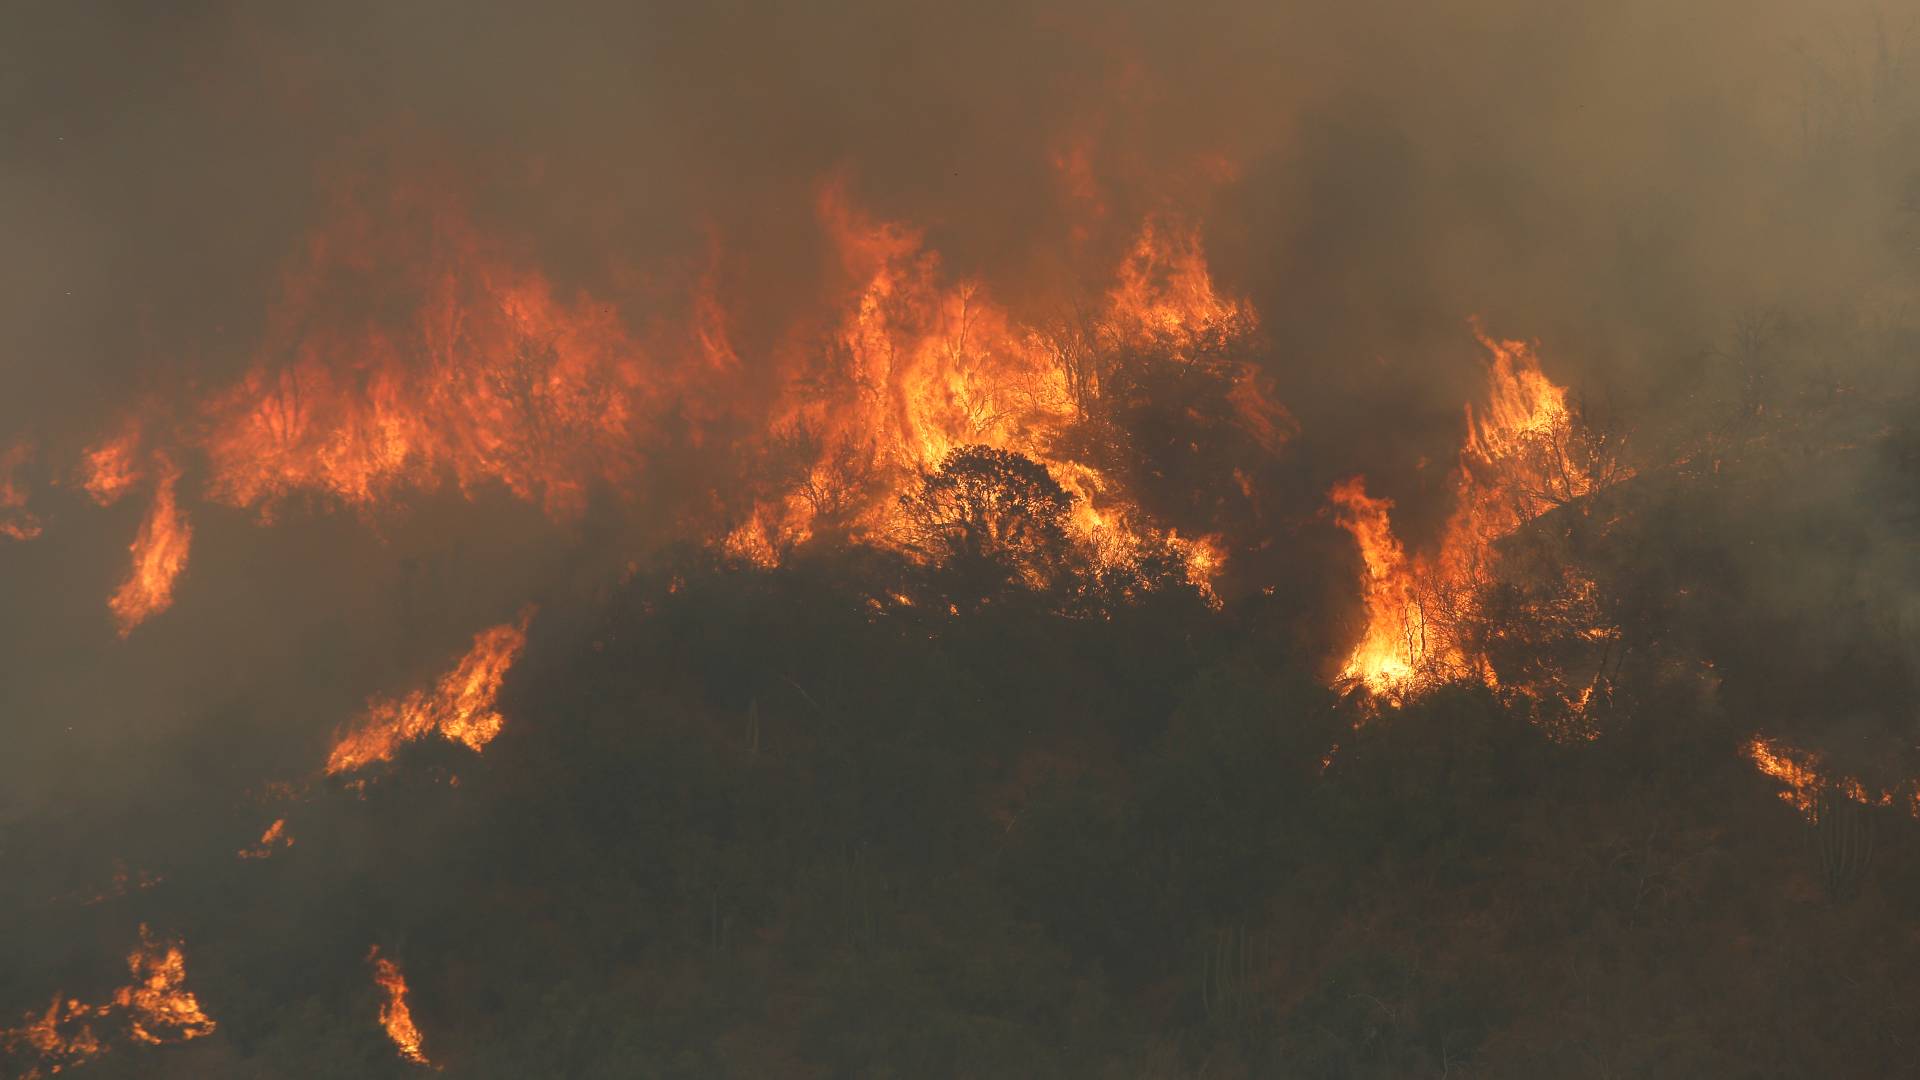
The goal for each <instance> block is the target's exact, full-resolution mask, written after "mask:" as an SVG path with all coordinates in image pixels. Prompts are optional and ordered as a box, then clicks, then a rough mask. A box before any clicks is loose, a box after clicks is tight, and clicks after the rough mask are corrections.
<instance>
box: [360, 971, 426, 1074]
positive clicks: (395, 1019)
mask: <svg viewBox="0 0 1920 1080" xmlns="http://www.w3.org/2000/svg"><path fill="white" fill-rule="evenodd" d="M367 959H368V960H369V961H371V962H372V963H373V981H374V984H375V985H376V986H378V987H380V989H381V990H383V991H385V992H386V995H387V999H386V1000H385V1001H383V1002H381V1003H380V1026H381V1027H382V1028H384V1029H386V1032H387V1038H389V1039H391V1040H393V1047H394V1049H395V1050H397V1051H398V1052H399V1054H400V1056H401V1057H403V1058H405V1059H406V1060H408V1061H411V1062H413V1063H414V1064H416V1065H426V1064H428V1061H427V1054H426V1051H425V1050H424V1049H423V1040H422V1039H421V1036H420V1029H419V1028H417V1027H415V1026H414V1023H413V1010H411V1009H409V1008H407V979H406V976H404V975H402V974H400V965H398V964H396V963H394V962H393V961H391V960H389V959H387V958H386V957H384V956H381V955H380V946H378V945H375V946H374V947H373V948H372V950H370V951H369V952H368V953H367Z"/></svg>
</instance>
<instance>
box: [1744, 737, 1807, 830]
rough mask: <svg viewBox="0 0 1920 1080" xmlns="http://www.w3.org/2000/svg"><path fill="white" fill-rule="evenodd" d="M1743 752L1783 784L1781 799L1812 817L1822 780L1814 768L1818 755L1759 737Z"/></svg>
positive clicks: (1762, 769)
mask: <svg viewBox="0 0 1920 1080" xmlns="http://www.w3.org/2000/svg"><path fill="white" fill-rule="evenodd" d="M1746 751H1747V757H1749V758H1751V759H1752V760H1753V765H1754V767H1755V768H1757V769H1759V770H1760V771H1761V772H1763V773H1766V774H1767V775H1768V776H1771V777H1773V778H1774V779H1775V780H1778V781H1780V782H1781V783H1782V784H1784V785H1785V787H1784V788H1782V789H1781V791H1780V801H1782V802H1784V803H1786V804H1787V805H1788V806H1791V807H1793V808H1794V809H1795V810H1798V811H1800V812H1801V813H1802V814H1805V815H1806V816H1807V817H1809V818H1811V817H1812V816H1813V814H1814V807H1815V805H1816V804H1817V803H1818V802H1819V798H1820V788H1821V786H1822V785H1823V784H1824V783H1825V781H1824V780H1823V779H1822V778H1821V775H1820V773H1819V771H1818V769H1817V768H1816V767H1815V766H1816V765H1817V764H1818V761H1819V758H1818V756H1817V755H1814V754H1810V753H1807V752H1806V751H1802V750H1795V749H1793V748H1791V747H1788V746H1784V745H1782V744H1780V743H1777V742H1774V741H1773V740H1771V739H1762V738H1754V739H1752V740H1750V741H1749V742H1748V743H1747V746H1746Z"/></svg>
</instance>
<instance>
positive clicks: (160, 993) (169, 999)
mask: <svg viewBox="0 0 1920 1080" xmlns="http://www.w3.org/2000/svg"><path fill="white" fill-rule="evenodd" d="M127 971H128V972H129V973H130V974H131V975H132V976H133V982H132V983H131V984H129V985H127V986H123V987H121V988H120V989H119V990H116V991H115V992H114V995H113V1003H114V1005H115V1006H117V1007H118V1008H121V1009H124V1010H126V1011H127V1015H128V1017H129V1029H130V1030H131V1032H132V1034H133V1037H134V1038H135V1039H136V1040H138V1041H140V1042H143V1043H149V1044H154V1045H157V1044H159V1043H163V1042H174V1041H182V1042H184V1041H185V1040H187V1039H197V1038H199V1037H200V1036H202V1035H207V1034H211V1033H212V1031H213V1028H214V1023H213V1021H212V1020H210V1019H208V1017H207V1014H206V1013H205V1012H202V1011H201V1009H200V1002H199V1000H198V999H197V998H195V997H194V996H193V993H192V992H191V991H189V990H186V989H184V984H185V982H186V979H187V961H186V956H185V955H184V954H183V953H182V952H181V951H180V943H179V942H177V941H164V940H156V939H155V938H154V937H153V935H152V934H151V933H149V932H148V930H147V927H146V924H144V923H142V924H141V926H140V946H139V947H138V948H136V949H134V950H133V951H132V952H130V953H128V954H127Z"/></svg>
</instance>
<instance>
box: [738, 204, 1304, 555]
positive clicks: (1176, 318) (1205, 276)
mask: <svg viewBox="0 0 1920 1080" xmlns="http://www.w3.org/2000/svg"><path fill="white" fill-rule="evenodd" d="M819 213H820V218H821V221H822V224H823V226H824V227H825V228H826V230H827V232H828V234H829V236H830V237H831V239H832V240H833V242H834V245H835V249H836V251H837V252H838V253H839V257H840V262H841V265H842V268H843V269H844V270H845V271H846V272H847V273H848V274H849V276H851V278H852V279H853V280H854V281H856V282H859V283H860V284H859V287H858V289H857V290H856V291H855V292H854V293H853V295H852V298H851V299H850V301H849V303H848V306H847V310H846V313H845V315H844V316H843V318H842V319H841V321H840V323H839V325H838V327H837V329H836V330H835V332H834V333H833V335H832V337H831V340H830V341H829V343H828V345H827V347H826V348H825V349H811V348H807V347H801V346H796V347H794V348H793V350H792V353H793V355H792V356H791V358H790V360H789V369H790V375H789V383H788V388H787V391H786V393H785V395H784V396H783V399H782V403H781V405H780V406H779V407H778V408H777V409H776V410H775V417H774V423H773V425H772V427H773V430H774V431H775V432H776V433H777V435H776V438H775V445H773V446H771V447H770V448H769V453H775V454H777V453H780V452H782V451H785V450H787V449H789V448H798V449H800V450H801V452H802V453H804V454H805V455H806V456H805V457H804V458H803V460H802V461H801V463H800V464H799V466H798V469H797V473H798V476H797V479H796V480H795V481H794V482H792V483H791V484H787V485H782V486H776V487H774V488H773V489H772V490H770V491H768V493H767V494H766V495H765V496H763V497H762V498H760V499H759V500H758V501H757V503H756V505H755V506H754V507H753V509H752V511H751V513H750V514H749V515H748V516H747V519H746V520H745V521H744V522H743V523H742V524H740V525H739V526H738V527H736V528H735V529H734V530H733V531H732V532H731V533H730V534H729V536H728V537H727V540H726V544H725V546H726V548H727V550H729V551H730V552H732V553H734V554H736V555H740V556H744V557H747V558H750V559H753V560H755V561H758V562H762V563H773V562H777V561H779V559H780V557H781V553H782V552H784V551H785V550H786V549H788V548H791V547H793V546H795V545H798V544H802V543H805V542H807V541H808V540H810V539H812V538H814V537H816V536H818V535H821V534H823V533H828V534H838V535H844V536H848V537H850V538H854V539H858V540H861V541H865V542H870V543H878V544H883V545H891V546H896V547H902V548H906V549H910V548H911V545H907V544H903V543H902V542H901V541H900V539H899V538H900V537H901V536H902V535H903V534H905V533H906V532H908V531H910V530H909V529H908V528H907V523H906V521H905V520H904V519H903V517H902V515H901V511H900V497H901V495H902V494H903V493H904V492H906V491H907V490H909V487H910V485H911V484H913V483H914V482H915V480H916V479H917V478H918V477H919V476H921V475H923V474H925V473H927V472H929V471H931V470H934V469H937V468H938V467H939V466H940V465H941V463H942V462H943V461H944V460H945V459H946V458H947V455H948V454H949V453H951V452H953V451H955V450H956V449H959V448H961V447H967V446H979V447H987V448H991V449H994V450H1005V451H1010V452H1014V453H1018V454H1020V455H1022V456H1024V457H1027V458H1030V459H1032V460H1033V461H1036V462H1038V463H1039V464H1040V465H1041V466H1043V467H1044V468H1045V469H1046V471H1047V472H1048V474H1049V475H1050V476H1051V477H1052V479H1053V480H1054V481H1055V482H1056V483H1058V484H1060V485H1061V487H1063V488H1065V489H1066V491H1067V492H1069V493H1070V494H1071V496H1072V511H1071V526H1072V530H1073V533H1074V535H1075V537H1076V539H1077V540H1078V541H1079V542H1080V543H1081V544H1083V545H1084V546H1085V547H1086V549H1087V550H1089V551H1092V552H1095V553H1096V555H1097V557H1099V558H1100V559H1101V560H1102V561H1107V560H1120V559H1124V558H1127V557H1129V556H1130V555H1131V554H1132V553H1134V552H1135V551H1137V550H1138V549H1139V548H1140V545H1141V544H1142V543H1143V542H1147V541H1156V542H1162V543H1166V544H1169V545H1170V546H1171V547H1172V548H1173V549H1174V550H1175V551H1177V552H1178V553H1179V555H1180V557H1181V558H1182V559H1183V560H1184V561H1185V563H1186V566H1187V570H1188V577H1189V578H1190V579H1192V580H1194V581H1196V582H1203V583H1204V582H1210V581H1211V580H1212V577H1213V575H1214V574H1216V573H1217V572H1218V570H1219V567H1220V564H1221V563H1222V562H1223V560H1224V558H1225V553H1224V551H1223V550H1222V549H1221V548H1219V547H1218V546H1217V545H1216V544H1212V543H1210V542H1209V541H1208V540H1207V538H1205V537H1199V538H1182V537H1180V536H1178V535H1176V534H1174V533H1173V532H1172V531H1171V530H1166V529H1159V528H1155V527H1154V526H1153V525H1152V523H1150V522H1148V521H1147V520H1146V515H1145V514H1143V513H1142V512H1141V511H1140V509H1139V508H1138V506H1137V505H1136V504H1135V503H1134V501H1133V500H1132V499H1130V498H1129V497H1128V495H1127V493H1126V492H1125V491H1124V490H1122V489H1121V487H1120V485H1119V484H1117V483H1116V482H1115V481H1114V479H1113V478H1112V477H1111V476H1110V475H1109V474H1108V472H1107V471H1106V470H1104V469H1103V468H1101V467H1100V466H1099V465H1098V464H1096V463H1095V462H1092V461H1089V460H1086V459H1085V458H1084V457H1082V456H1080V455H1078V454H1075V453H1073V452H1071V451H1069V450H1067V449H1066V446H1067V442H1068V440H1067V438H1066V436H1067V435H1068V434H1069V433H1070V432H1071V431H1072V430H1073V429H1074V428H1075V426H1076V425H1079V424H1084V423H1086V422H1088V421H1089V420H1090V419H1091V415H1090V411H1091V409H1092V408H1093V407H1094V406H1095V405H1096V404H1097V402H1098V400H1099V398H1100V395H1101V393H1102V391H1103V389H1105V387H1104V386H1103V383H1104V377H1105V376H1106V375H1107V374H1109V372H1108V370H1107V369H1105V368H1104V367H1103V365H1104V364H1106V363H1111V362H1113V361H1114V358H1115V357H1117V356H1120V355H1122V354H1126V355H1144V354H1148V353H1149V352H1150V353H1151V355H1154V356H1157V357H1161V358H1163V361H1164V362H1168V363H1174V364H1186V365H1196V366H1197V365H1200V364H1204V363H1208V362H1211V361H1212V360H1213V356H1212V355H1211V353H1209V352H1208V350H1207V346H1209V345H1214V344H1217V343H1219V342H1223V341H1233V340H1239V339H1243V338H1245V337H1247V336H1248V335H1250V334H1252V333H1253V332H1254V330H1255V329H1256V328H1257V321H1256V320H1255V318H1254V316H1253V312H1252V310H1251V308H1249V307H1247V306H1246V305H1245V304H1243V303H1240V302H1238V301H1233V300H1228V299H1223V298H1222V297H1220V296H1219V295H1218V293H1217V292H1216V291H1215V289H1214V286H1213V281H1212V278H1211V275H1210V274H1209V272H1208V270H1207V265H1206V260H1205V256H1204V253H1203V251H1202V249H1201V246H1200V242H1199V238H1198V234H1197V233H1196V232H1193V231H1192V230H1185V231H1182V230H1176V229H1172V228H1169V227H1167V226H1164V225H1161V224H1159V223H1155V222H1149V223H1148V224H1147V225H1146V226H1144V227H1143V228H1142V230H1141V233H1140V235H1139V238H1138V240H1137V242H1136V243H1135V245H1134V246H1133V247H1132V248H1131V249H1130V251H1129V253H1128V255H1127V257H1126V258H1125V260H1124V261H1123V263H1122V265H1121V267H1120V268H1119V270H1118V272H1117V274H1116V279H1117V281H1116V284H1115V285H1114V287H1113V288H1112V289H1111V290H1110V291H1109V293H1108V294H1107V295H1106V297H1105V300H1104V304H1103V306H1102V308H1101V309H1100V310H1099V311H1098V312H1097V313H1096V316H1095V317H1094V318H1093V319H1092V320H1091V322H1090V323H1089V324H1088V325H1083V326H1077V327H1069V328H1055V329H1054V330H1051V331H1046V332H1043V331H1041V330H1039V329H1035V328H1032V327H1027V326H1022V325H1020V324H1019V323H1018V322H1017V321H1016V320H1015V319H1014V318H1013V317H1012V316H1011V315H1010V314H1009V313H1008V312H1007V311H1006V310H1005V309H1003V308H1001V307H1000V306H998V305H996V304H995V303H993V301H992V300H991V299H990V298H989V297H988V296H987V295H986V291H985V289H984V288H982V287H981V286H979V285H977V284H975V283H971V282H960V283H957V284H946V283H943V282H942V280H941V274H940V261H939V258H938V256H937V255H936V254H935V253H933V252H931V251H928V250H925V248H924V247H923V244H922V238H921V235H920V234H919V233H918V232H917V231H916V230H913V229H910V228H908V227H905V226H902V225H899V224H895V223H889V222H876V221H872V220H870V219H869V218H867V217H866V216H865V215H863V214H862V213H860V212H859V211H858V210H857V209H855V208H853V207H852V206H851V205H850V204H849V203H848V201H847V199H846V196H845V194H844V192H843V190H842V189H841V188H840V187H839V186H837V185H829V186H828V187H826V188H825V189H824V190H823V192H822V195H821V199H820V208H819ZM1215 351H1218V350H1215ZM1222 375H1223V382H1224V383H1225V384H1227V385H1228V386H1230V391H1229V393H1228V398H1229V400H1230V401H1231V402H1232V405H1233V408H1234V409H1235V411H1236V413H1237V415H1238V417H1239V422H1240V423H1241V425H1242V426H1243V427H1244V428H1245V429H1246V430H1247V432H1248V433H1249V434H1250V435H1251V437H1252V438H1254V439H1255V440H1256V441H1257V442H1258V443H1259V444H1260V445H1262V446H1263V447H1265V448H1267V449H1268V450H1269V451H1273V450H1277V449H1278V448H1279V447H1280V446H1281V445H1282V444H1283V443H1284V442H1285V441H1286V439H1287V438H1288V437H1290V435H1291V431H1292V418H1291V417H1290V416H1289V415H1288V414H1287V412H1286V410H1285V409H1284V408H1282V407H1280V406H1279V405H1278V404H1276V403H1274V402H1273V401H1272V400H1271V397H1270V394H1269V392H1268V388H1267V386H1266V384H1265V383H1264V381H1263V380H1262V379H1261V378H1259V377H1258V375H1257V373H1256V372H1255V371H1254V370H1253V369H1252V368H1251V367H1250V366H1244V365H1240V366H1233V367H1232V370H1230V371H1225V372H1223V373H1222Z"/></svg>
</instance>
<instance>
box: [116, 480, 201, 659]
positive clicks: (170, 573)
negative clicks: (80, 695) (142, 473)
mask: <svg viewBox="0 0 1920 1080" xmlns="http://www.w3.org/2000/svg"><path fill="white" fill-rule="evenodd" d="M154 468H155V471H156V473H157V474H158V479H157V480H156V482H155V486H154V492H153V505H152V507H151V508H149V509H148V511H147V517H146V520H145V521H143V522H141V524H140V533H139V535H138V536H136V537H135V538H134V541H133V546H132V548H131V549H130V550H132V552H133V570H132V572H131V573H130V574H129V575H128V577H127V580H126V582H125V583H124V584H122V585H121V586H120V589H119V591H117V592H115V593H114V594H113V597H112V599H110V600H108V601H107V606H108V608H110V609H111V610H112V611H113V617H114V620H115V622H116V623H117V624H118V625H119V629H120V636H121V637H126V636H127V635H128V634H131V633H133V629H134V627H136V626H139V625H140V624H141V623H142V622H144V621H146V620H147V619H148V618H150V617H151V616H154V615H157V614H159V613H160V612H162V611H165V610H167V608H169V607H171V606H173V583H174V580H175V579H176V578H178V577H179V576H180V572H181V571H182V570H185V569H186V568H187V551H188V548H189V547H190V546H191V545H192V543H193V527H192V526H191V525H189V524H188V523H187V519H186V515H185V514H184V513H182V512H181V511H180V509H179V507H178V506H177V505H176V504H175V502H174V486H175V485H176V484H178V483H179V481H180V470H179V469H177V468H175V467H174V465H173V463H172V461H171V460H169V459H168V458H166V457H165V456H164V455H161V456H157V457H156V459H155V462H154Z"/></svg>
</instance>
